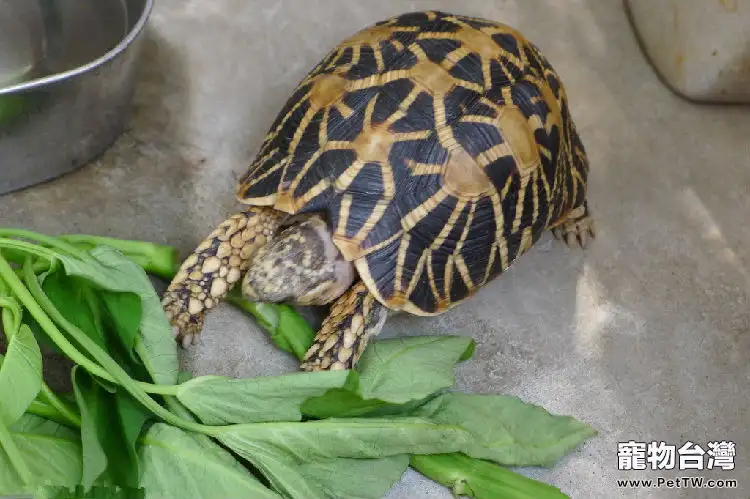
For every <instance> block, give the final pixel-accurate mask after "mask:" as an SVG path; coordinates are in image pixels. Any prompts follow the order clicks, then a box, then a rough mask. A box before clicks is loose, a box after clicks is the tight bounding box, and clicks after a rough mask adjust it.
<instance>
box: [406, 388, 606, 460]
mask: <svg viewBox="0 0 750 499" xmlns="http://www.w3.org/2000/svg"><path fill="white" fill-rule="evenodd" d="M412 415H413V416H417V417H423V418H426V419H429V420H430V421H434V422H436V423H440V424H453V425H459V426H461V427H462V428H466V429H467V430H469V431H470V432H471V433H472V434H473V435H474V439H473V440H472V443H471V445H469V446H467V447H466V448H464V449H462V450H463V452H464V453H466V454H468V455H470V456H472V457H476V458H482V459H489V460H492V461H495V462H497V463H500V464H504V465H508V466H551V465H553V464H554V463H555V462H556V461H557V460H558V459H560V458H561V457H562V456H564V455H566V454H568V453H569V452H570V451H572V450H573V449H574V448H576V447H577V446H578V445H580V444H581V442H583V441H584V440H586V439H588V438H590V437H592V436H594V435H596V430H594V429H593V428H592V427H590V426H589V425H587V424H585V423H582V422H580V421H577V420H576V419H574V418H572V417H569V416H558V415H553V414H550V413H549V412H547V411H546V410H544V409H543V408H541V407H539V406H537V405H533V404H528V403H525V402H523V401H522V400H521V399H519V398H518V397H511V396H504V395H474V394H466V393H457V392H453V393H446V394H443V395H441V396H439V397H437V398H436V399H434V400H432V401H430V402H428V403H427V404H425V405H424V406H422V407H420V408H419V409H417V410H416V411H414V412H413V413H412Z"/></svg>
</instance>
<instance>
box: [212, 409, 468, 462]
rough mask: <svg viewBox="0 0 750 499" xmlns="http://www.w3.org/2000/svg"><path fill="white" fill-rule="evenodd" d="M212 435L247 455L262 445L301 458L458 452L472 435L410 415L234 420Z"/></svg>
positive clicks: (448, 425)
mask: <svg viewBox="0 0 750 499" xmlns="http://www.w3.org/2000/svg"><path fill="white" fill-rule="evenodd" d="M213 436H214V437H215V438H217V439H219V440H220V441H221V442H223V443H225V444H226V445H228V446H229V447H231V448H232V449H235V450H236V451H237V452H238V453H240V454H241V455H243V457H246V458H248V459H249V458H250V457H251V456H250V455H251V454H252V449H253V448H256V447H263V446H264V445H267V446H273V447H275V448H277V449H280V450H283V451H285V452H288V453H290V454H293V455H295V456H297V458H299V459H306V458H310V457H322V458H334V457H346V458H354V459H371V458H381V457H388V456H395V455H399V454H432V453H436V452H440V453H445V452H457V451H459V450H460V449H461V448H463V447H465V446H466V445H468V444H471V443H472V438H471V435H470V434H469V433H468V432H467V431H466V430H465V429H463V428H461V427H459V426H456V425H452V424H437V423H434V422H432V421H430V420H427V419H424V418H413V417H399V418H351V419H338V418H337V419H326V420H322V421H308V422H304V423H296V422H295V423H256V424H247V425H232V426H225V427H222V428H220V429H218V430H217V431H216V432H215V433H214V434H213Z"/></svg>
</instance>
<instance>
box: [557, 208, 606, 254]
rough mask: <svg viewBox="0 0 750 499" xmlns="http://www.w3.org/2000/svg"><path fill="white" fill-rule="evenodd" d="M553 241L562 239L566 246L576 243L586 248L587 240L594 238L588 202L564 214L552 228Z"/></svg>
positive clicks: (594, 233) (594, 231)
mask: <svg viewBox="0 0 750 499" xmlns="http://www.w3.org/2000/svg"><path fill="white" fill-rule="evenodd" d="M552 234H553V235H554V236H555V239H562V240H563V241H565V244H567V245H568V246H573V245H575V244H576V242H578V244H579V245H580V246H581V248H586V246H588V243H589V240H590V239H593V238H594V237H595V236H596V230H595V227H594V219H593V218H592V216H591V213H590V212H589V207H588V202H587V201H584V202H583V204H582V205H581V206H579V207H578V208H574V209H573V210H571V211H569V212H568V213H566V214H565V215H564V216H563V217H562V218H561V219H560V220H558V221H557V222H556V223H555V224H554V225H553V227H552Z"/></svg>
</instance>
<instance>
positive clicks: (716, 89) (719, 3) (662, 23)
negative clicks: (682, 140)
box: [624, 0, 750, 103]
mask: <svg viewBox="0 0 750 499" xmlns="http://www.w3.org/2000/svg"><path fill="white" fill-rule="evenodd" d="M624 3H625V8H626V10H627V11H628V14H629V17H630V20H631V23H632V26H633V29H634V31H635V33H636V36H637V37H638V39H639V42H640V44H641V47H642V49H643V51H644V52H645V54H646V57H647V58H648V59H649V61H650V62H651V64H652V65H653V66H654V69H655V70H656V72H657V73H658V74H659V76H660V77H661V78H662V80H663V81H664V83H665V84H666V85H668V86H669V87H670V88H671V89H672V90H673V91H674V92H676V93H677V94H679V95H681V96H683V97H685V98H687V99H690V100H693V101H699V102H723V103H750V0H624Z"/></svg>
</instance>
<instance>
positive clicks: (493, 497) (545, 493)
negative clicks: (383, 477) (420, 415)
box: [410, 453, 568, 499]
mask: <svg viewBox="0 0 750 499" xmlns="http://www.w3.org/2000/svg"><path fill="white" fill-rule="evenodd" d="M410 464H411V466H412V467H413V468H414V469H416V470H417V471H419V472H420V473H422V474H423V475H425V476H426V477H428V478H431V479H432V480H435V481H436V482H438V483H441V484H443V485H445V486H446V487H449V488H450V489H451V491H452V492H453V494H454V495H456V496H466V497H475V498H476V499H567V498H568V496H566V495H565V494H563V493H562V492H561V491H560V489H558V488H556V487H553V486H551V485H547V484H545V483H542V482H539V481H537V480H533V479H531V478H526V477H525V476H523V475H520V474H518V473H514V472H513V471H510V470H507V469H505V468H503V467H502V466H498V465H496V464H493V463H490V462H488V461H483V460H481V459H472V458H470V457H469V456H466V455H464V454H460V453H454V454H432V455H429V456H426V455H421V456H412V457H411V460H410Z"/></svg>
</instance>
